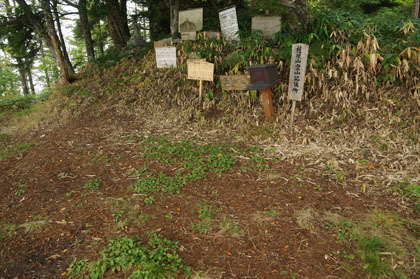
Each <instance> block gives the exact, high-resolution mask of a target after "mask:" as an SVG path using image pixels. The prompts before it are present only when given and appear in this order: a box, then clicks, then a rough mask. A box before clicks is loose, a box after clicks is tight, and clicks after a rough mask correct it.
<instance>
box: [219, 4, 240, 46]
mask: <svg viewBox="0 0 420 279" xmlns="http://www.w3.org/2000/svg"><path fill="white" fill-rule="evenodd" d="M219 19H220V29H221V30H222V34H223V37H224V38H225V39H226V40H229V39H232V40H234V41H239V36H238V34H237V32H238V31H239V27H238V18H237V16H236V7H230V8H227V9H225V10H222V11H220V12H219Z"/></svg>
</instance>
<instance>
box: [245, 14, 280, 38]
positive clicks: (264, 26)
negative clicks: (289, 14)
mask: <svg viewBox="0 0 420 279" xmlns="http://www.w3.org/2000/svg"><path fill="white" fill-rule="evenodd" d="M251 25H252V27H251V29H252V30H260V31H262V33H263V37H264V38H273V36H274V34H275V33H277V32H279V31H280V28H281V17H280V16H253V17H252V24H251Z"/></svg>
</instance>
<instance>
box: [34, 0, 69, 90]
mask: <svg viewBox="0 0 420 279" xmlns="http://www.w3.org/2000/svg"><path fill="white" fill-rule="evenodd" d="M41 6H42V10H43V12H44V17H45V20H46V22H47V31H48V35H49V37H50V39H51V41H52V45H53V47H54V51H55V54H56V55H57V60H58V64H59V65H60V70H61V78H62V80H63V82H64V83H68V82H69V81H70V74H73V73H72V69H71V68H69V67H68V65H67V63H66V61H65V57H64V54H63V52H62V51H61V45H60V40H59V39H58V36H57V33H56V32H55V27H54V19H53V16H52V13H51V7H50V3H49V1H48V0H41Z"/></svg>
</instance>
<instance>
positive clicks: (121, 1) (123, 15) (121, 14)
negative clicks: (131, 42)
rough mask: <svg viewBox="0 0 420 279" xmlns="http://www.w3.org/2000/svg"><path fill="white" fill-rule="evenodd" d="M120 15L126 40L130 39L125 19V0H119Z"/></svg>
mask: <svg viewBox="0 0 420 279" xmlns="http://www.w3.org/2000/svg"><path fill="white" fill-rule="evenodd" d="M120 16H121V23H122V28H123V33H124V36H126V40H127V41H128V39H130V37H131V35H130V28H129V27H128V21H127V0H120Z"/></svg>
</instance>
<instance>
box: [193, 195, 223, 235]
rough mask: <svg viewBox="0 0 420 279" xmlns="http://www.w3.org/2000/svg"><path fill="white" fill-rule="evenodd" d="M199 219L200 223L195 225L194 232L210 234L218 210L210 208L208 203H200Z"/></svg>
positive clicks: (198, 207)
mask: <svg viewBox="0 0 420 279" xmlns="http://www.w3.org/2000/svg"><path fill="white" fill-rule="evenodd" d="M197 211H198V218H199V219H200V221H199V222H198V223H195V224H193V226H192V230H193V231H194V232H198V233H203V234H209V233H211V232H212V230H213V221H214V217H215V216H216V214H217V210H216V209H214V208H213V207H212V206H210V205H209V204H208V203H207V202H200V203H198V205H197Z"/></svg>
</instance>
